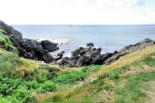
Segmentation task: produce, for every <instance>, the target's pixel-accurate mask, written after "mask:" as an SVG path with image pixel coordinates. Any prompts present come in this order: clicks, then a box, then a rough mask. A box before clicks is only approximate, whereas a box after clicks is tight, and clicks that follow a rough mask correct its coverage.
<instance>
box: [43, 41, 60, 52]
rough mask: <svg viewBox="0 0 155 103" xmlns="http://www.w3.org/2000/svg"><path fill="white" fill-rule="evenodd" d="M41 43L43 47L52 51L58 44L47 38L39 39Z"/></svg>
mask: <svg viewBox="0 0 155 103" xmlns="http://www.w3.org/2000/svg"><path fill="white" fill-rule="evenodd" d="M41 43H42V46H43V48H44V49H46V50H48V51H49V52H53V51H55V50H57V49H59V47H58V44H56V43H52V42H50V41H49V40H43V41H41Z"/></svg>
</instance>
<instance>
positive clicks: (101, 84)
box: [39, 46, 155, 103]
mask: <svg viewBox="0 0 155 103" xmlns="http://www.w3.org/2000/svg"><path fill="white" fill-rule="evenodd" d="M154 56H155V46H150V47H147V48H146V49H143V50H140V51H137V52H135V53H132V54H128V55H126V56H124V57H122V58H120V59H119V60H118V61H116V62H115V63H113V64H111V65H109V66H103V69H101V70H99V71H98V72H96V73H93V74H91V75H90V76H89V77H88V79H86V80H85V81H84V83H85V84H84V85H83V86H82V87H77V88H71V89H70V90H68V91H66V92H61V93H60V92H56V93H53V94H51V95H50V94H49V95H48V96H45V97H44V98H42V99H41V100H39V103H91V102H97V103H144V102H146V101H149V100H148V99H147V98H148V97H147V94H146V93H145V92H143V91H144V90H148V89H149V87H150V84H148V82H151V81H155V79H154V78H155V71H154V69H153V68H154V67H155V58H154ZM146 67H147V68H146ZM134 68H136V69H134ZM91 78H98V79H97V80H96V81H95V82H93V83H90V82H89V81H90V80H91ZM55 96H56V97H57V99H53V98H54V97H55Z"/></svg>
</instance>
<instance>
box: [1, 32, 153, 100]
mask: <svg viewBox="0 0 155 103" xmlns="http://www.w3.org/2000/svg"><path fill="white" fill-rule="evenodd" d="M0 33H1V34H0V40H2V41H3V42H1V41H0V45H1V46H5V47H6V48H7V47H8V48H11V46H10V45H12V43H11V38H9V37H8V36H5V35H4V34H5V32H4V31H1V32H0ZM4 41H5V42H4ZM12 49H13V48H12ZM40 66H47V67H48V66H49V67H51V68H52V67H58V66H54V65H50V64H46V63H41V62H37V61H33V60H28V59H24V58H21V57H18V56H17V55H16V54H15V53H12V52H8V51H7V50H4V49H2V48H0V81H1V82H0V103H91V102H97V103H144V102H145V101H146V100H148V99H147V98H148V96H147V94H146V93H145V91H147V90H152V89H151V84H150V83H151V82H152V81H155V71H154V70H153V69H152V68H154V67H155V46H150V47H148V48H146V49H144V50H141V51H137V52H135V53H132V54H127V55H126V56H123V57H121V58H120V59H119V60H117V61H116V62H114V63H113V64H111V65H108V66H106V65H104V66H101V65H94V66H84V67H80V68H66V69H61V68H59V71H52V72H49V71H47V70H42V69H38V68H39V67H40ZM133 68H136V69H135V71H136V70H137V71H138V72H133V73H130V71H132V70H133ZM145 68H147V69H149V70H144V69H145ZM139 71H140V72H139ZM128 72H129V74H127V73H128ZM123 74H124V75H123ZM92 78H96V79H97V80H96V81H94V82H90V80H91V79H92ZM79 83H83V85H82V86H81V84H79Z"/></svg>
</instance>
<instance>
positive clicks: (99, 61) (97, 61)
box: [92, 53, 113, 65]
mask: <svg viewBox="0 0 155 103" xmlns="http://www.w3.org/2000/svg"><path fill="white" fill-rule="evenodd" d="M112 55H113V54H112V53H106V54H102V55H98V56H97V57H96V58H95V59H94V60H93V62H92V63H93V64H98V65H101V64H103V63H104V61H105V60H107V59H108V58H109V57H111V56H112Z"/></svg>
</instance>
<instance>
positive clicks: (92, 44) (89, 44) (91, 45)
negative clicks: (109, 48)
mask: <svg viewBox="0 0 155 103" xmlns="http://www.w3.org/2000/svg"><path fill="white" fill-rule="evenodd" d="M86 46H87V47H94V43H87V44H86Z"/></svg>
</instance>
